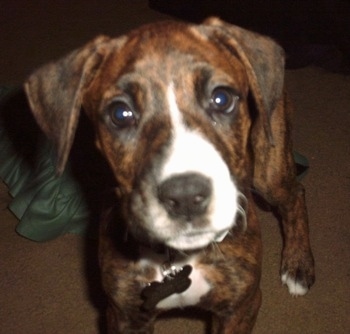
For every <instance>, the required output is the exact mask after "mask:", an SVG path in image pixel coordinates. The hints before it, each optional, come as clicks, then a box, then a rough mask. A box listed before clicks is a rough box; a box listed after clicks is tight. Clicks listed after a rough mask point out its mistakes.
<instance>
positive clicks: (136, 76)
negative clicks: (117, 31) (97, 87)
mask: <svg viewBox="0 0 350 334" xmlns="http://www.w3.org/2000/svg"><path fill="white" fill-rule="evenodd" d="M104 66H105V71H106V72H107V75H108V76H113V77H114V79H116V80H117V81H118V84H119V85H120V86H128V85H130V84H132V83H133V84H135V83H139V84H153V85H156V86H159V88H160V87H161V86H169V85H170V84H172V85H174V87H179V88H181V87H188V86H191V85H194V84H196V83H197V82H205V81H209V80H215V81H217V82H220V83H221V84H223V85H225V84H226V85H238V83H237V82H236V80H235V77H239V78H242V77H244V76H242V75H241V73H238V72H244V68H243V66H242V65H241V63H240V61H239V60H238V59H237V58H236V57H234V55H232V54H229V52H228V51H227V50H225V48H224V47H222V46H220V44H219V43H217V42H215V40H214V39H212V38H210V37H209V36H207V35H206V34H205V33H202V32H200V31H199V30H198V29H197V28H196V26H191V25H186V24H182V23H176V22H175V23H174V22H162V23H159V24H152V25H150V26H146V27H142V28H141V29H138V30H135V31H133V32H131V33H130V34H129V35H128V38H127V39H126V42H125V43H124V45H123V46H122V47H121V48H120V49H119V50H115V51H113V52H111V54H110V55H109V57H108V58H107V60H106V62H105V64H104ZM106 81H109V82H111V81H110V80H106ZM237 88H238V87H237Z"/></svg>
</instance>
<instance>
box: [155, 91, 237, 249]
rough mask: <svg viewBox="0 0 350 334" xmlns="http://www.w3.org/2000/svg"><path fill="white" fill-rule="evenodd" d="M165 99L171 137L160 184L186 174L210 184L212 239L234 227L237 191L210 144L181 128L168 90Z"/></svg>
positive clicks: (217, 153) (173, 94)
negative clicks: (194, 175)
mask: <svg viewBox="0 0 350 334" xmlns="http://www.w3.org/2000/svg"><path fill="white" fill-rule="evenodd" d="M167 98H168V103H169V110H170V116H171V121H172V131H173V134H172V144H171V148H170V153H169V155H168V158H167V160H166V161H165V163H164V166H163V168H162V171H161V176H160V182H162V181H164V180H166V179H168V178H170V177H172V176H174V175H178V174H182V173H188V172H194V173H198V174H201V175H203V176H205V177H206V178H208V179H210V180H211V183H212V189H213V194H212V198H211V203H210V205H209V212H208V218H209V220H210V226H206V227H205V229H206V231H211V232H212V235H213V237H214V236H215V235H216V234H217V233H218V232H220V231H223V230H226V229H229V228H230V227H231V226H232V225H233V224H234V220H235V216H236V213H237V209H238V203H237V199H238V191H237V188H236V186H235V184H234V182H233V180H232V178H231V176H230V172H229V169H228V167H227V165H226V163H225V161H224V160H223V159H222V157H221V155H220V153H219V152H218V151H217V150H216V148H215V147H214V146H213V144H211V143H210V142H209V141H208V140H207V139H205V138H204V137H203V136H202V135H201V134H200V133H199V132H196V131H194V130H191V129H188V128H186V127H185V125H184V123H183V120H182V115H181V112H180V111H179V108H178V106H177V103H176V97H175V93H174V89H173V87H172V86H170V87H169V88H168V92H167ZM209 237H210V233H209V234H208V238H209ZM211 241H214V240H208V242H207V243H210V242H211ZM176 242H178V243H181V242H180V241H179V240H178V241H176V240H174V243H176ZM203 242H204V241H203ZM173 246H176V245H175V244H174V245H173Z"/></svg>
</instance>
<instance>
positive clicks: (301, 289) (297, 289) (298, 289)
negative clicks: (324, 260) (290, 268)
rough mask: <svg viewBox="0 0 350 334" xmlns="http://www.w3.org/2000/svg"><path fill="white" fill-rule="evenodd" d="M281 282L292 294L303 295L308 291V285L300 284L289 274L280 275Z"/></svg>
mask: <svg viewBox="0 0 350 334" xmlns="http://www.w3.org/2000/svg"><path fill="white" fill-rule="evenodd" d="M281 281H282V284H284V285H287V287H288V290H289V293H290V294H291V295H292V296H303V295H305V294H306V293H307V292H308V291H309V287H306V286H304V285H302V283H301V282H300V281H298V280H297V279H296V278H295V277H292V276H290V275H289V274H288V273H283V274H282V275H281Z"/></svg>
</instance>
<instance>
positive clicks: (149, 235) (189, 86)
mask: <svg viewBox="0 0 350 334" xmlns="http://www.w3.org/2000/svg"><path fill="white" fill-rule="evenodd" d="M282 82H283V56H282V52H281V49H280V48H279V47H278V46H277V45H276V44H275V43H274V42H272V41H271V40H269V39H267V38H265V37H261V36H259V35H256V34H253V33H251V32H247V31H245V30H242V29H240V28H238V27H235V26H231V25H228V24H225V23H223V22H222V21H220V20H218V19H210V20H208V21H206V22H205V23H204V24H202V25H199V26H194V25H186V24H183V23H176V22H163V23H156V24H152V25H148V26H144V27H141V28H139V29H138V30H135V31H132V32H131V33H130V34H129V35H127V36H122V37H120V38H117V39H110V38H108V37H104V36H102V37H98V38H97V39H95V40H94V41H92V42H90V43H89V44H87V45H86V46H85V47H83V48H81V49H79V50H77V51H74V52H72V53H71V54H69V55H68V56H67V57H65V58H63V59H62V60H60V61H58V62H56V63H51V64H48V65H46V66H44V67H43V68H41V69H39V70H38V71H36V72H35V73H34V74H33V75H32V76H31V77H30V78H29V79H28V81H27V82H26V84H25V88H26V92H27V95H28V97H29V101H30V104H31V107H32V110H33V112H34V115H35V116H36V118H37V120H38V123H39V124H40V125H41V127H42V128H43V130H44V132H46V133H47V135H48V136H49V137H51V138H52V139H53V140H54V142H55V143H56V145H57V150H58V171H59V172H61V171H62V170H63V168H64V165H65V163H66V160H67V157H68V154H69V150H70V147H71V144H72V141H73V138H74V132H75V129H76V126H77V121H78V117H79V111H80V109H81V108H83V109H84V110H85V111H86V113H87V114H88V116H89V118H90V119H91V120H92V122H93V124H94V126H95V128H96V142H97V146H98V147H99V148H100V150H101V151H102V153H103V154H104V155H105V157H106V159H107V160H108V162H109V164H110V166H111V169H112V171H113V173H114V175H115V178H116V180H117V182H118V185H119V188H120V191H119V193H120V194H122V196H121V198H120V201H121V203H122V210H123V213H122V214H123V216H124V218H125V221H126V223H127V224H128V229H129V231H130V232H131V233H132V234H133V235H134V237H136V238H137V239H143V240H146V241H148V242H156V243H161V244H165V245H167V246H169V247H173V248H175V249H181V250H188V249H195V248H200V247H205V246H206V245H208V244H209V243H211V242H213V241H216V240H220V239H221V238H222V237H223V236H224V235H225V234H226V233H227V231H228V230H229V229H230V228H231V227H232V226H233V225H234V224H235V221H236V216H237V213H238V212H239V210H240V207H239V204H238V198H239V196H240V190H241V189H243V188H245V187H246V186H249V182H250V177H251V168H252V162H251V159H250V154H249V150H250V142H249V135H250V131H251V127H252V117H251V110H249V108H248V104H249V103H248V100H249V96H252V97H253V98H254V100H255V105H256V109H257V114H256V115H255V117H254V126H256V127H260V128H261V129H262V132H263V133H264V134H265V135H266V140H271V133H270V128H269V123H268V119H269V113H270V112H272V111H273V109H274V106H275V104H276V103H277V101H278V100H279V99H280V95H281V91H282V85H283V84H282ZM116 223H118V222H116Z"/></svg>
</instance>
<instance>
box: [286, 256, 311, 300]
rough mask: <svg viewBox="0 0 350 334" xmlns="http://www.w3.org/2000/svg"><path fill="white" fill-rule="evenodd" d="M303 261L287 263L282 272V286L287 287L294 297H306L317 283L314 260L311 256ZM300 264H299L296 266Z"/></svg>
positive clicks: (304, 257) (305, 257)
mask: <svg viewBox="0 0 350 334" xmlns="http://www.w3.org/2000/svg"><path fill="white" fill-rule="evenodd" d="M302 259H303V260H302V261H291V260H292V259H289V261H285V263H284V264H283V265H282V270H281V281H282V284H284V285H287V287H288V290H289V293H290V294H291V295H292V296H303V295H305V294H306V293H307V292H308V291H309V289H310V288H311V286H312V285H313V284H314V282H315V271H314V260H313V257H312V255H311V254H308V255H307V256H305V255H304V256H303V257H302ZM295 263H298V264H295Z"/></svg>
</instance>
